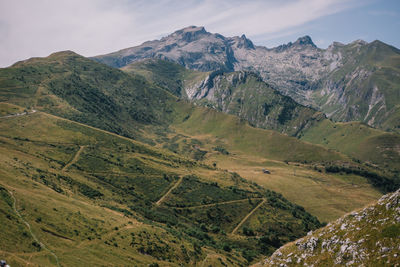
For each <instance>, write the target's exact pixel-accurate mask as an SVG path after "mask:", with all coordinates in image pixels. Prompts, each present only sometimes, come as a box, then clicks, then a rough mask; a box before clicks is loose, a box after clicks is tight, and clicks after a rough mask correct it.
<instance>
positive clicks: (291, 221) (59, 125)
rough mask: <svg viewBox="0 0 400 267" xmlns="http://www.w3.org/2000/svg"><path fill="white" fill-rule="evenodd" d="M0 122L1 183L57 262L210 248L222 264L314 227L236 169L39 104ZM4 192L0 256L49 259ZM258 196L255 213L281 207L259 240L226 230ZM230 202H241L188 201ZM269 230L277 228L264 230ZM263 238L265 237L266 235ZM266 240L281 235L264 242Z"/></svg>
mask: <svg viewBox="0 0 400 267" xmlns="http://www.w3.org/2000/svg"><path fill="white" fill-rule="evenodd" d="M0 129H1V132H2V135H1V136H0V140H1V142H2V146H1V150H2V153H1V155H2V161H1V162H2V163H1V164H2V167H1V170H2V171H1V172H2V175H1V180H0V183H1V186H2V187H3V188H6V189H7V190H10V191H13V192H14V195H15V197H16V199H17V208H18V210H20V212H21V214H22V216H23V218H24V219H25V220H26V221H28V222H29V223H30V224H31V225H32V229H33V232H34V234H35V235H36V236H37V237H38V239H39V240H40V242H43V243H44V244H45V245H46V246H47V247H48V248H50V249H51V250H52V251H54V253H55V254H56V255H57V256H58V258H59V260H60V262H61V263H62V265H74V264H78V263H79V264H82V263H85V262H86V263H88V264H93V263H97V264H102V263H101V262H102V261H103V260H104V259H105V258H106V259H107V260H108V261H109V262H111V264H114V265H121V264H126V263H127V262H129V264H133V265H135V264H139V265H145V264H149V263H152V262H159V263H160V264H161V265H163V264H162V263H163V262H164V264H166V260H168V261H172V263H171V264H172V265H178V264H194V263H195V262H198V263H200V262H201V261H203V260H204V259H205V258H206V257H207V255H209V254H211V255H214V256H213V257H212V258H213V259H214V260H218V257H219V258H221V259H224V261H225V263H226V264H230V265H236V264H239V263H242V264H243V263H245V262H247V260H248V261H252V260H253V259H257V258H259V257H260V255H261V253H262V254H268V253H271V252H272V251H273V246H277V245H279V244H283V243H285V242H287V241H289V240H291V239H293V238H295V237H298V236H301V235H303V234H304V233H305V232H306V231H308V230H309V229H314V228H315V227H316V226H317V225H318V222H317V221H316V220H315V218H313V217H312V216H310V215H309V214H307V213H304V212H303V211H302V209H300V208H299V207H297V206H295V205H293V204H291V203H289V202H288V201H286V200H284V199H283V198H282V197H280V196H279V195H277V194H275V193H273V192H270V191H266V190H264V189H262V188H261V187H258V186H257V185H255V184H250V183H247V182H246V181H245V180H243V179H242V178H240V177H239V176H237V175H233V174H231V173H227V172H224V171H220V170H217V169H214V168H211V167H207V166H206V165H201V164H199V163H196V162H194V161H191V160H187V159H185V158H182V157H180V156H177V155H174V154H172V153H169V152H166V151H163V150H158V149H154V148H151V147H149V146H147V145H143V144H141V143H139V142H135V141H132V140H129V139H126V138H122V137H118V136H116V135H113V134H110V133H106V132H104V131H101V130H96V129H94V128H91V127H87V126H84V125H82V124H79V123H74V122H71V121H68V120H64V119H59V118H57V117H54V116H51V115H47V114H45V113H41V112H38V113H35V114H30V115H25V116H19V117H12V118H2V119H1V121H0ZM79 146H84V149H83V151H82V152H81V154H80V156H79V158H78V159H77V161H76V162H75V163H73V164H72V165H71V166H70V167H69V168H68V169H67V170H64V171H63V167H64V166H65V165H66V164H68V162H70V161H71V159H73V158H74V155H75V154H76V152H77V151H78V149H79ZM187 175H189V176H187ZM179 176H181V177H182V176H185V177H184V179H183V182H182V184H181V185H179V186H178V187H177V188H176V189H175V190H174V191H176V192H178V193H179V192H180V193H179V194H177V193H176V192H175V193H174V191H173V192H172V193H171V194H170V195H169V196H168V197H167V199H166V200H165V203H163V204H161V205H160V206H156V205H155V204H154V203H155V202H156V201H157V200H158V199H160V198H161V196H162V195H163V194H165V193H166V192H167V191H168V189H169V188H170V187H171V186H172V185H173V184H175V182H176V181H177V177H179ZM3 191H4V192H3ZM3 191H2V192H3V193H2V199H4V202H1V203H2V204H1V206H0V207H1V211H2V212H1V214H2V216H4V218H3V219H2V221H3V222H4V224H5V225H6V226H8V225H9V226H10V228H8V227H5V228H2V229H13V230H12V232H13V235H12V236H10V235H9V232H8V231H7V232H4V231H0V234H1V236H2V239H4V240H8V241H9V242H7V243H6V244H7V245H2V247H1V251H0V255H2V256H4V257H5V258H6V259H9V262H10V263H11V264H13V265H17V266H18V265H22V264H23V263H24V262H32V263H34V264H38V265H49V264H54V263H55V262H54V259H53V258H52V257H51V255H49V253H48V252H46V251H45V250H44V249H41V250H39V249H38V248H37V247H35V246H34V244H33V243H32V238H31V236H30V235H29V233H27V228H26V227H25V226H24V224H23V223H22V222H21V220H19V219H18V218H17V216H16V214H15V213H14V212H13V211H12V209H11V207H10V201H9V198H10V195H9V194H8V193H7V191H5V190H3ZM248 198H250V199H254V200H248ZM261 198H265V199H267V200H268V201H267V203H266V204H264V205H263V210H264V211H265V212H262V214H261V216H262V217H265V216H268V214H270V213H271V212H272V211H273V213H275V214H279V213H282V215H283V214H285V215H284V216H281V219H279V220H275V221H274V223H270V224H268V225H261V226H258V227H257V228H255V229H254V231H255V233H256V235H257V236H258V237H257V238H254V237H247V236H246V235H243V232H242V228H241V229H239V232H238V234H235V235H230V234H229V232H230V231H231V230H232V229H233V228H234V227H235V225H236V224H238V223H239V221H240V220H241V218H243V217H245V215H246V214H247V213H249V212H250V211H251V210H252V209H253V208H254V207H255V206H256V205H257V204H258V203H259V201H260V199H261ZM231 200H244V201H239V202H237V203H236V202H235V203H232V204H218V205H216V206H210V207H208V206H206V207H203V208H198V209H196V210H194V211H192V210H191V209H190V208H185V206H196V205H204V204H209V203H218V202H225V201H231ZM7 201H8V202H7ZM44 203H51V204H50V205H43V204H44ZM104 207H106V208H104ZM174 207H180V209H175V208H174ZM110 209H113V210H110ZM115 210H116V211H115ZM294 210H296V214H297V215H296V216H297V217H294V216H293V215H292V213H291V212H292V211H294ZM123 213H124V214H125V216H124V215H123ZM253 219H255V218H254V217H253V216H252V217H251V218H250V219H249V220H250V221H252V220H253ZM282 225H286V226H287V227H290V228H291V229H292V234H291V235H287V234H286V232H285V231H284V229H282V228H281V227H282ZM116 227H117V228H116ZM271 229H278V230H279V231H278V230H277V231H274V234H273V235H271V233H272V232H271V231H272V230H271ZM132 233H133V235H132ZM225 233H226V234H225ZM133 236H134V238H133ZM261 236H266V237H267V238H266V239H265V240H264V242H262V241H260V237H261ZM268 238H270V239H272V238H275V239H276V238H278V240H279V241H278V243H273V244H271V243H268V242H270V241H269V240H270V239H268ZM275 239H274V240H275ZM132 240H134V242H133V244H132ZM161 240H162V241H161ZM15 244H19V245H15ZM260 244H262V249H260V247H259V246H260ZM198 245H200V246H203V247H204V248H205V249H204V250H203V249H199V247H198ZM196 246H197V247H196ZM223 248H225V250H224V249H223ZM228 248H229V249H228ZM228 250H229V251H230V253H228V252H227V251H228ZM215 255H220V256H218V257H215ZM207 261H210V259H207Z"/></svg>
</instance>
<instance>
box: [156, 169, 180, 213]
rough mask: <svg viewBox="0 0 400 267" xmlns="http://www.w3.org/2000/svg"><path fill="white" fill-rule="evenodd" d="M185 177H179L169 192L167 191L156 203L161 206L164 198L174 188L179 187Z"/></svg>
mask: <svg viewBox="0 0 400 267" xmlns="http://www.w3.org/2000/svg"><path fill="white" fill-rule="evenodd" d="M182 180H183V177H182V176H181V177H179V180H178V181H177V182H176V183H175V184H174V186H172V187H171V188H170V189H169V190H168V192H167V193H165V195H163V196H162V197H161V198H160V199H159V200H158V201H157V202H156V205H157V206H160V205H161V203H162V202H163V201H164V199H165V198H166V197H167V196H168V195H169V194H170V193H171V192H172V190H174V189H175V188H177V187H178V186H179V185H180V184H181V183H182Z"/></svg>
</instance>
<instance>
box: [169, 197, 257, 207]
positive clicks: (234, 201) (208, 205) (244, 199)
mask: <svg viewBox="0 0 400 267" xmlns="http://www.w3.org/2000/svg"><path fill="white" fill-rule="evenodd" d="M250 199H251V200H257V199H262V198H261V197H254V198H250ZM248 200H249V199H248V198H243V199H237V200H229V201H224V202H217V203H211V204H204V205H198V206H190V207H173V208H174V209H178V210H185V209H195V208H207V207H213V206H218V205H225V204H231V203H238V202H244V201H248Z"/></svg>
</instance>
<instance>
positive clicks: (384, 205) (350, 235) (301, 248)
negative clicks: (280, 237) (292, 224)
mask: <svg viewBox="0 0 400 267" xmlns="http://www.w3.org/2000/svg"><path fill="white" fill-rule="evenodd" d="M399 241H400V189H399V190H397V191H396V192H394V193H392V194H387V195H385V196H383V197H382V198H381V199H380V200H379V201H378V202H377V203H376V204H374V205H372V206H369V207H366V208H364V209H363V210H360V211H355V212H352V213H350V214H348V215H346V216H344V217H342V218H340V219H338V220H337V221H335V222H333V223H330V224H328V225H327V226H326V227H324V228H322V229H319V230H317V231H315V232H313V233H310V234H309V235H307V236H306V237H304V238H301V239H299V240H297V241H295V242H294V243H290V244H287V245H285V246H283V247H281V248H279V249H278V250H277V251H275V253H274V254H272V256H271V257H270V258H268V259H266V260H265V261H263V262H261V263H259V264H257V266H297V265H301V266H334V265H341V266H398V265H399V262H400V261H399V257H400V245H399V244H400V242H399Z"/></svg>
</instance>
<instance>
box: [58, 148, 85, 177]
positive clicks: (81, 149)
mask: <svg viewBox="0 0 400 267" xmlns="http://www.w3.org/2000/svg"><path fill="white" fill-rule="evenodd" d="M84 148H85V146H79V150H78V151H77V152H76V154H75V156H74V157H73V158H72V160H71V161H70V162H68V164H67V165H65V166H64V168H62V170H61V171H63V172H65V171H66V170H67V169H68V168H69V166H71V165H72V164H74V163H75V162H77V161H78V159H79V155H80V154H81V153H82V151H83V149H84Z"/></svg>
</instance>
